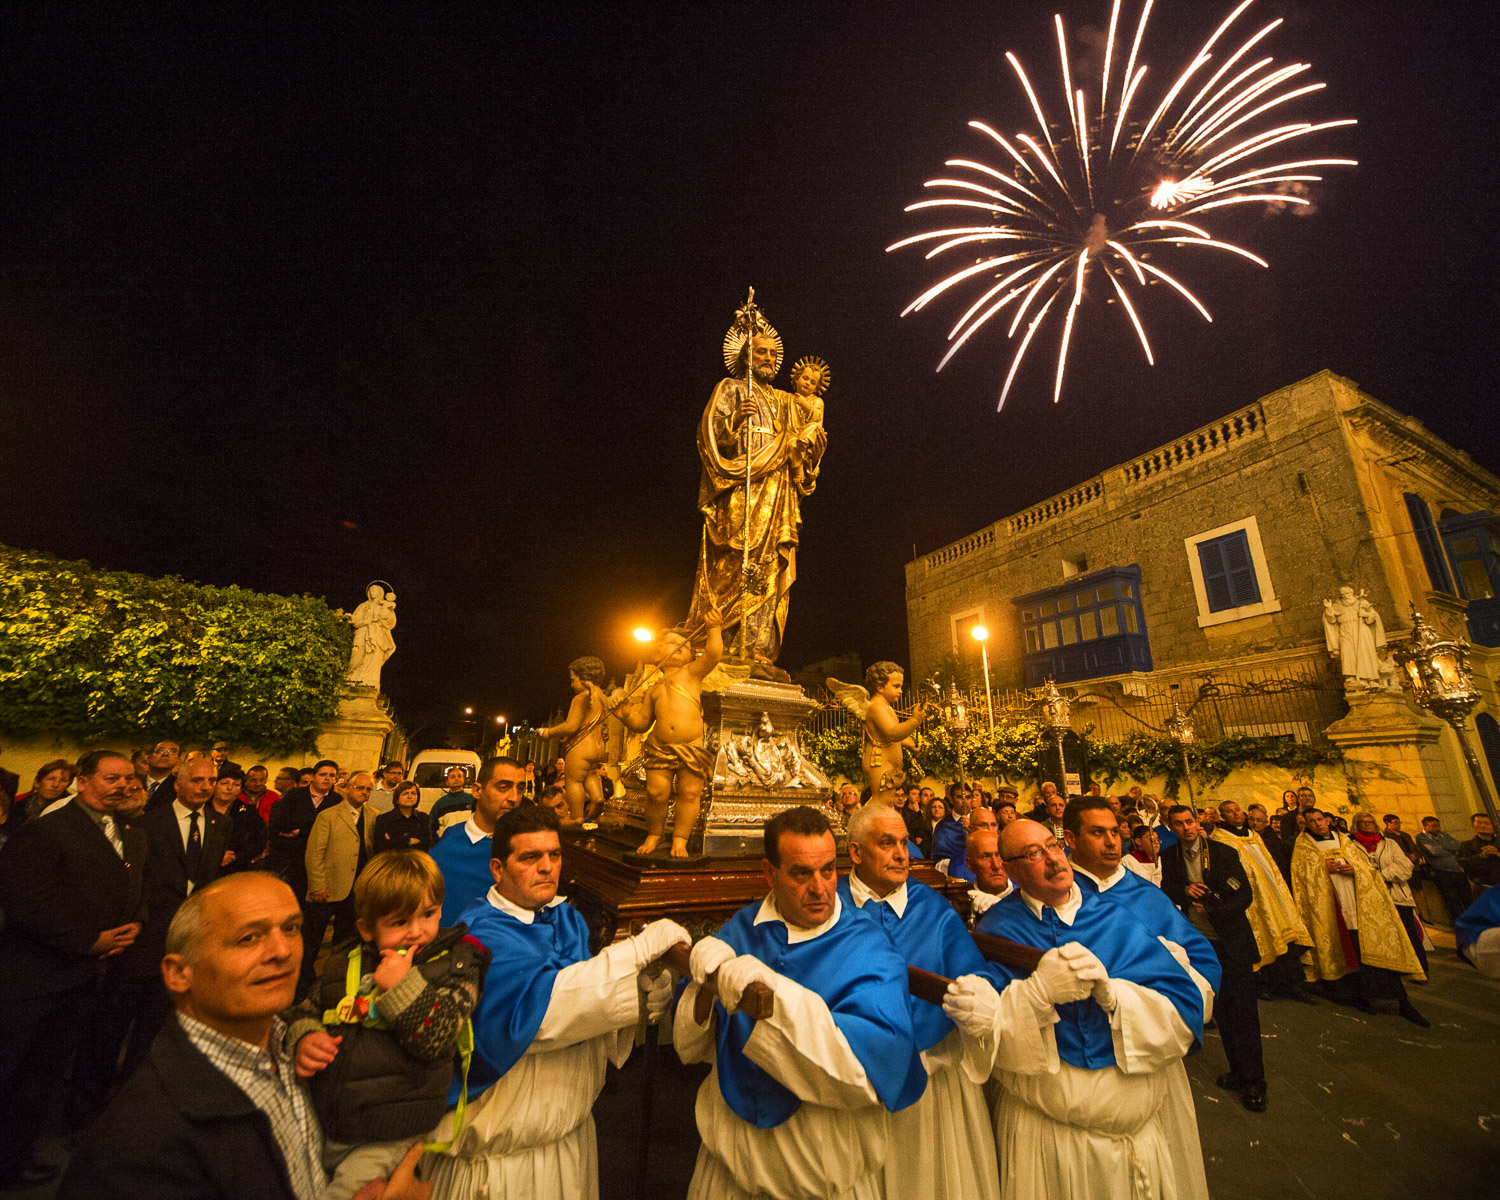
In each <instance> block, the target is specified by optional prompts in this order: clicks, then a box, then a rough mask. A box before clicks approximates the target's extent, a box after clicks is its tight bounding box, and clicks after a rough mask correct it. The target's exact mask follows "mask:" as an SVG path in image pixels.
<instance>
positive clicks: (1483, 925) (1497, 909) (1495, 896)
mask: <svg viewBox="0 0 1500 1200" xmlns="http://www.w3.org/2000/svg"><path fill="white" fill-rule="evenodd" d="M1496 925H1500V887H1492V888H1490V889H1489V890H1488V891H1487V892H1485V894H1484V895H1482V896H1481V897H1479V899H1478V900H1476V901H1474V903H1473V904H1471V905H1469V907H1468V908H1466V909H1464V911H1463V915H1461V916H1460V917H1459V918H1458V919H1457V920H1456V921H1454V922H1453V931H1454V933H1456V934H1457V935H1458V948H1459V949H1460V950H1462V949H1463V948H1464V947H1465V946H1468V945H1471V944H1472V943H1474V942H1477V941H1478V940H1479V935H1480V934H1481V933H1483V932H1484V931H1485V930H1486V929H1493V928H1494V927H1495V926H1496Z"/></svg>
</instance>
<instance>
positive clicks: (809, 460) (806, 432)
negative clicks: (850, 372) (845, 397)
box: [792, 358, 833, 489]
mask: <svg viewBox="0 0 1500 1200" xmlns="http://www.w3.org/2000/svg"><path fill="white" fill-rule="evenodd" d="M832 380H833V376H832V374H831V373H830V372H829V370H828V364H827V363H826V362H824V361H823V360H822V359H821V358H799V359H798V360H797V363H796V365H795V366H794V367H792V392H793V396H794V404H795V413H796V418H797V438H796V445H797V448H796V450H794V452H793V454H792V482H793V483H795V484H796V485H797V487H798V488H799V489H805V488H810V487H811V486H812V485H813V484H815V483H817V481H818V465H819V463H820V462H821V461H822V448H823V447H824V446H825V445H827V442H828V433H827V431H826V430H825V429H824V428H823V399H822V397H823V393H824V392H826V391H827V390H828V385H829V383H831V382H832ZM809 449H815V451H816V452H815V453H807V451H808V450H809Z"/></svg>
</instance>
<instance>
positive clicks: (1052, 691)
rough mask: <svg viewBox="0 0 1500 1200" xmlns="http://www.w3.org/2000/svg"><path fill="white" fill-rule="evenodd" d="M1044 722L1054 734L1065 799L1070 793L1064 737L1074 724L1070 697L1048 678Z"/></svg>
mask: <svg viewBox="0 0 1500 1200" xmlns="http://www.w3.org/2000/svg"><path fill="white" fill-rule="evenodd" d="M1042 712H1043V713H1044V714H1045V715H1044V716H1043V724H1044V725H1045V726H1046V727H1047V732H1048V733H1049V734H1051V735H1052V740H1053V743H1054V744H1055V745H1056V747H1057V780H1058V782H1059V783H1060V784H1062V794H1063V797H1064V799H1066V798H1067V795H1068V760H1067V757H1066V756H1065V755H1064V754H1063V738H1065V737H1067V735H1068V734H1069V733H1071V732H1072V729H1073V726H1072V724H1071V722H1070V721H1069V720H1068V716H1069V713H1068V698H1067V697H1066V696H1064V695H1063V694H1062V693H1061V692H1059V691H1058V690H1057V684H1056V683H1054V682H1053V681H1052V680H1050V679H1049V680H1047V686H1046V688H1045V689H1044V690H1043V692H1042Z"/></svg>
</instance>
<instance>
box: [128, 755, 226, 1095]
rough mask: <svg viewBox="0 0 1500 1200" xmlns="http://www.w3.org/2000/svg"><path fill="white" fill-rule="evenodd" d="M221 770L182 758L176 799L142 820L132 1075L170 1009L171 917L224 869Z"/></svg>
mask: <svg viewBox="0 0 1500 1200" xmlns="http://www.w3.org/2000/svg"><path fill="white" fill-rule="evenodd" d="M216 773H217V769H216V768H215V767H214V764H213V762H212V761H211V760H210V759H209V758H208V757H207V756H206V755H201V754H196V755H190V756H189V757H187V758H185V759H183V760H182V764H181V766H179V767H178V768H177V782H176V784H175V785H174V787H175V789H176V791H175V795H174V797H173V800H172V802H171V803H170V804H167V805H165V806H162V807H158V808H155V809H152V808H149V807H148V809H147V812H146V815H145V816H144V817H142V818H141V820H140V822H139V825H140V828H141V829H142V830H144V832H145V835H146V925H145V928H144V929H142V930H141V936H140V940H139V941H138V942H137V943H136V944H135V945H134V946H132V947H131V948H130V951H129V952H128V953H127V954H126V955H125V969H126V971H127V972H128V973H129V975H130V976H131V978H132V979H134V980H135V981H136V986H137V988H138V989H139V1000H138V1003H137V1007H136V1012H135V1014H134V1015H135V1028H134V1030H133V1031H132V1032H131V1035H130V1047H129V1049H128V1050H127V1052H126V1056H125V1070H126V1073H127V1074H128V1073H129V1072H130V1071H131V1070H133V1069H134V1068H135V1066H136V1065H137V1064H138V1063H139V1062H140V1061H141V1059H142V1058H144V1057H145V1054H146V1051H147V1050H148V1049H149V1048H150V1046H151V1041H152V1039H153V1038H155V1037H156V1031H157V1030H158V1029H160V1028H161V1024H162V1022H163V1021H164V1020H166V1017H167V1013H168V1011H169V1010H170V1009H171V1005H170V1003H169V1002H168V1000H167V993H166V991H165V990H164V989H163V988H162V984H161V966H160V964H161V956H162V955H163V954H165V953H166V946H167V929H168V928H169V927H170V926H171V924H172V918H173V916H175V915H176V913H177V910H178V908H179V907H180V906H181V905H182V902H183V901H184V900H186V899H187V898H188V897H189V896H190V895H192V893H193V891H194V890H195V889H196V888H200V887H203V886H205V885H206V884H208V883H210V882H212V881H213V880H214V879H216V878H218V876H219V874H220V872H221V870H222V866H223V860H224V852H225V850H226V849H227V848H228V844H229V832H230V822H229V820H228V819H227V818H226V817H222V816H220V815H219V813H218V812H217V811H216V810H215V809H214V806H213V805H212V804H210V803H209V798H210V797H211V796H212V795H213V793H214V779H215V775H216Z"/></svg>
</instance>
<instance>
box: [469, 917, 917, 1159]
mask: <svg viewBox="0 0 1500 1200" xmlns="http://www.w3.org/2000/svg"><path fill="white" fill-rule="evenodd" d="M760 904H761V902H760V901H759V900H757V901H755V902H754V903H753V904H749V905H746V906H745V907H744V908H742V909H740V911H739V912H737V913H735V914H734V916H732V917H730V918H729V920H728V921H727V922H726V923H725V924H724V927H723V928H722V929H720V930H719V933H718V936H719V937H720V938H722V939H723V940H724V941H726V942H728V943H729V945H730V946H732V947H733V948H734V950H735V952H736V953H738V954H753V955H754V956H755V957H756V958H758V959H760V961H761V962H763V963H765V965H766V966H768V967H770V968H771V970H773V971H775V972H777V973H778V974H780V975H785V976H786V977H787V978H788V979H791V980H793V981H794V982H796V983H800V984H801V985H802V986H803V987H805V988H807V989H808V990H809V991H813V992H817V993H818V995H820V996H822V997H823V1000H824V1002H825V1003H826V1004H827V1005H828V1010H829V1012H831V1013H832V1014H833V1023H834V1024H835V1025H837V1026H838V1028H839V1032H840V1033H842V1034H843V1035H844V1037H845V1039H846V1040H847V1041H848V1043H849V1047H850V1049H852V1050H853V1051H854V1055H855V1057H856V1058H858V1059H859V1061H860V1065H861V1066H863V1067H864V1069H865V1074H866V1076H868V1078H869V1080H870V1083H871V1085H872V1086H873V1087H874V1089H875V1093H876V1095H878V1096H879V1097H880V1100H881V1103H883V1104H884V1105H885V1106H886V1108H887V1109H889V1110H890V1111H891V1112H898V1111H900V1110H901V1109H903V1108H906V1107H907V1106H908V1105H911V1104H915V1103H916V1102H917V1101H918V1100H920V1099H921V1098H922V1092H923V1090H924V1089H925V1088H926V1087H927V1072H926V1070H925V1069H924V1068H923V1066H922V1059H921V1057H920V1056H919V1055H918V1053H917V1047H916V1043H915V1042H914V1041H913V1040H912V1027H911V1010H910V1006H909V1004H908V1001H907V996H908V991H907V986H906V962H905V961H904V960H903V959H902V958H901V957H900V955H898V954H897V953H896V950H895V947H894V946H892V945H891V942H890V939H888V938H887V937H886V936H885V934H884V933H882V932H881V929H880V924H879V922H878V921H876V920H875V919H874V918H873V917H870V916H866V915H865V914H864V913H863V912H862V911H861V910H860V909H857V908H855V907H854V906H853V905H852V904H845V905H844V906H843V911H842V912H841V913H840V914H839V919H838V921H837V922H836V923H835V924H834V926H833V928H832V929H830V930H828V931H827V932H826V933H824V934H821V935H820V936H818V937H816V938H814V939H812V940H811V941H808V942H799V943H797V944H796V945H795V946H793V945H788V943H787V927H786V925H785V923H784V922H782V921H781V920H779V919H773V920H770V921H766V922H763V923H762V924H760V925H757V924H755V916H756V914H757V913H758V912H759V911H760ZM471 932H472V929H471ZM714 1014H715V1016H717V1018H718V1030H717V1034H716V1038H717V1046H718V1057H717V1060H716V1063H717V1067H718V1072H719V1092H720V1094H721V1095H723V1097H724V1103H726V1104H727V1105H729V1107H730V1109H732V1110H733V1112H734V1114H735V1115H736V1116H737V1117H739V1118H740V1119H741V1120H743V1121H746V1122H748V1123H749V1124H751V1125H754V1126H755V1127H756V1128H757V1129H775V1128H776V1126H778V1125H780V1124H781V1123H782V1122H783V1121H785V1120H787V1118H789V1117H790V1116H791V1115H792V1114H793V1113H795V1112H796V1111H797V1109H798V1108H800V1107H801V1105H802V1101H800V1100H798V1099H797V1097H796V1096H795V1095H794V1094H793V1093H792V1092H791V1091H790V1090H789V1089H788V1088H786V1087H783V1086H782V1085H781V1084H780V1083H778V1082H777V1081H776V1080H775V1079H773V1078H772V1077H771V1076H770V1075H769V1074H767V1073H766V1072H765V1071H764V1070H762V1069H761V1068H760V1067H759V1066H758V1065H756V1064H755V1063H753V1062H751V1061H750V1059H748V1058H746V1057H745V1043H746V1042H747V1041H749V1040H750V1035H751V1034H752V1033H753V1032H754V1031H755V1022H754V1021H752V1020H751V1019H750V1018H749V1017H747V1016H746V1015H745V1014H744V1013H735V1014H734V1015H733V1016H730V1015H729V1014H728V1013H727V1012H726V1011H725V1009H724V1006H723V1005H722V1004H718V1003H716V1004H715V1005H714Z"/></svg>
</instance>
